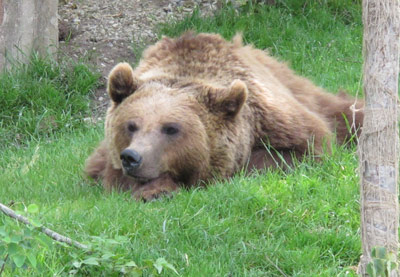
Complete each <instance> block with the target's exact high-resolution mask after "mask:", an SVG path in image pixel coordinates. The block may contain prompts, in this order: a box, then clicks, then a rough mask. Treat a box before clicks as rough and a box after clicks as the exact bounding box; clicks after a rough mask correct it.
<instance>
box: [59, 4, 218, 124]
mask: <svg viewBox="0 0 400 277" xmlns="http://www.w3.org/2000/svg"><path fill="white" fill-rule="evenodd" d="M218 2H221V1H218V0H189V1H188V0H186V1H185V0H169V1H168V0H148V1H143V0H117V1H109V0H60V4H59V31H60V35H59V37H60V38H59V39H60V53H61V55H64V54H65V55H66V56H68V57H72V58H74V59H85V60H86V61H87V62H89V63H91V64H93V65H95V67H96V68H97V69H98V70H99V72H100V73H101V75H102V80H101V82H102V86H101V87H100V88H99V89H98V90H97V92H96V94H95V99H94V103H93V104H94V105H93V107H94V111H95V114H96V117H97V116H103V114H104V110H105V108H106V106H107V102H108V96H107V95H106V91H105V86H104V84H105V81H106V76H107V75H108V72H109V71H110V70H111V69H112V67H113V66H114V65H115V64H116V63H118V62H121V61H127V62H129V63H131V64H134V63H135V61H136V59H137V58H138V57H135V50H137V49H140V48H143V47H145V46H146V45H148V44H151V43H154V42H155V41H156V40H157V35H156V34H155V32H154V31H155V30H154V29H155V27H156V25H157V24H159V23H163V22H165V21H167V20H172V19H179V18H182V17H183V16H185V15H187V14H190V13H191V12H192V11H193V10H194V8H195V7H197V6H199V8H200V10H201V12H202V13H203V14H207V13H211V12H213V11H214V10H215V9H216V8H217V6H218V5H217V3H218Z"/></svg>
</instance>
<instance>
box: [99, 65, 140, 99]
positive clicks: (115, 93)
mask: <svg viewBox="0 0 400 277" xmlns="http://www.w3.org/2000/svg"><path fill="white" fill-rule="evenodd" d="M138 87H139V80H138V79H136V78H135V77H134V76H133V69H132V67H131V66H130V65H129V64H128V63H119V64H117V65H116V66H115V67H114V68H113V69H112V70H111V72H110V74H109V75H108V82H107V91H108V94H109V95H110V98H111V99H112V101H113V102H114V103H115V104H117V105H118V104H119V103H121V102H122V101H123V100H124V99H125V98H126V97H128V96H129V95H131V94H132V93H133V92H135V90H136V89H137V88H138Z"/></svg>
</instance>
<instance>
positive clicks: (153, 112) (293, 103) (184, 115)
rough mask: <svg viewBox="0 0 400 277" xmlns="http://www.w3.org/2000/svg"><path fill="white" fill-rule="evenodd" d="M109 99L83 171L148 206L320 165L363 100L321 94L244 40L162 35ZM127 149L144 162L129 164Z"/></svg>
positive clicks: (125, 68)
mask: <svg viewBox="0 0 400 277" xmlns="http://www.w3.org/2000/svg"><path fill="white" fill-rule="evenodd" d="M108 93H109V95H110V98H111V100H112V101H111V106H110V107H109V109H108V111H107V116H106V123H105V139H104V141H103V142H102V143H101V144H100V146H99V147H98V148H97V149H96V150H95V152H94V153H93V154H92V155H91V156H90V157H89V159H88V161H87V164H86V172H87V174H88V175H89V176H91V177H93V178H95V179H97V178H101V179H103V184H104V186H105V187H106V188H107V189H111V188H121V189H124V190H131V191H132V193H133V195H134V196H135V197H136V198H142V199H147V200H148V199H152V198H155V197H157V196H158V195H160V194H162V193H169V192H171V191H175V190H177V189H178V188H179V187H182V186H183V187H190V186H194V185H202V184H204V182H200V181H205V182H207V181H208V180H210V179H211V178H213V177H222V178H224V177H229V176H232V175H233V174H234V173H235V172H237V171H239V170H241V169H243V168H248V169H252V168H257V169H261V168H264V167H276V166H281V165H282V164H283V163H285V164H290V163H291V162H292V158H293V157H297V158H301V157H302V156H304V155H305V154H312V155H314V156H316V157H318V155H320V154H321V153H322V152H323V151H324V148H326V149H329V145H330V142H331V140H332V133H333V132H336V134H337V139H336V140H337V141H338V142H340V143H343V142H345V141H346V140H347V139H349V138H350V137H351V136H352V135H353V134H355V133H357V132H358V130H359V128H360V126H361V125H362V120H363V110H362V106H363V103H362V102H360V101H358V102H357V101H355V100H354V99H352V98H351V97H349V96H347V95H344V94H340V95H338V96H335V95H332V94H329V93H327V92H325V91H324V90H323V89H321V88H319V87H317V86H315V85H314V84H313V83H312V82H310V81H309V80H307V79H305V78H302V77H299V76H297V75H296V74H295V73H294V72H293V71H292V70H290V69H289V68H288V66H287V65H286V64H284V63H281V62H278V61H277V60H276V59H274V58H272V57H270V56H268V54H267V53H266V52H265V51H262V50H258V49H255V48H253V47H252V46H250V45H248V46H243V45H242V42H241V38H240V36H236V37H235V38H234V39H233V41H232V42H228V41H226V40H224V39H223V38H222V37H221V36H219V35H216V34H197V35H196V34H193V33H191V32H190V33H186V34H184V35H182V36H181V37H179V38H176V39H172V38H167V37H165V38H163V39H161V41H159V42H158V43H156V44H155V45H153V46H151V47H149V48H148V49H147V50H146V51H145V53H144V56H143V58H142V60H141V62H140V64H139V65H138V67H137V68H136V69H135V70H133V69H132V68H131V67H130V66H129V65H128V64H126V63H120V64H118V65H117V66H116V67H115V68H114V69H113V70H112V71H111V73H110V75H109V79H108ZM351 107H353V109H352V108H351ZM353 111H354V112H353ZM349 126H350V129H349V128H348V127H349ZM311 146H312V147H311ZM325 146H326V147H325ZM125 149H128V150H134V151H135V153H136V154H135V155H137V157H138V158H137V159H134V161H133V162H132V163H131V160H129V159H128V161H125V162H126V163H128V166H125V165H124V166H123V163H122V162H121V158H122V156H121V152H122V151H123V150H125ZM270 149H273V150H272V151H270ZM135 157H136V156H135ZM282 158H283V159H284V160H283V161H282ZM138 161H139V162H140V165H139V166H138V167H137V165H138V163H137V162H138ZM131 166H134V167H135V168H134V169H132V167H131ZM136 167H137V168H136Z"/></svg>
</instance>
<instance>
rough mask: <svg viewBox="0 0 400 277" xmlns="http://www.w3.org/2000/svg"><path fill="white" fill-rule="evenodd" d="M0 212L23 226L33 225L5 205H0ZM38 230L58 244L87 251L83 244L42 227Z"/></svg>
mask: <svg viewBox="0 0 400 277" xmlns="http://www.w3.org/2000/svg"><path fill="white" fill-rule="evenodd" d="M0 210H1V211H2V212H3V213H5V214H6V215H8V216H9V217H12V218H14V219H16V220H18V221H19V222H22V223H24V224H25V225H30V226H33V224H32V223H31V222H30V221H29V219H27V218H26V217H24V216H22V215H19V214H16V213H15V212H14V211H13V210H12V209H10V208H9V207H7V206H6V205H3V204H2V203H0ZM38 230H39V231H40V232H42V233H44V234H46V235H47V236H49V237H50V238H52V239H53V240H56V241H59V242H64V243H66V244H68V245H71V246H75V247H77V248H81V249H84V250H87V249H89V247H88V246H87V245H85V244H82V243H80V242H77V241H75V240H73V239H70V238H68V237H66V236H63V235H61V234H59V233H57V232H54V231H53V230H50V229H49V228H46V227H44V226H41V227H40V228H38Z"/></svg>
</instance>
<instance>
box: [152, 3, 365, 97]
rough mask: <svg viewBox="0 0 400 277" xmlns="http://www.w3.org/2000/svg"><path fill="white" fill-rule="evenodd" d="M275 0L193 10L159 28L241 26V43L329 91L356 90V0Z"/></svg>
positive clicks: (171, 32) (170, 31) (175, 31)
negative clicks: (205, 13) (204, 14)
mask: <svg viewBox="0 0 400 277" xmlns="http://www.w3.org/2000/svg"><path fill="white" fill-rule="evenodd" d="M277 2H278V3H281V4H279V5H278V6H267V5H247V6H244V7H242V8H241V13H238V11H237V10H235V9H234V8H229V7H228V8H227V9H224V10H222V11H221V12H219V13H218V14H217V15H216V16H215V17H211V18H207V19H203V18H201V17H200V15H199V13H197V12H195V13H194V14H193V15H192V16H191V17H188V18H186V19H185V20H183V21H179V22H175V23H170V24H168V25H162V26H160V33H161V34H162V35H167V36H173V37H174V36H178V35H179V34H181V33H182V32H184V31H187V30H195V31H197V32H213V33H219V34H221V35H222V36H223V37H225V38H227V39H230V38H232V37H233V36H234V35H235V34H236V33H237V32H242V33H243V39H244V42H245V43H252V44H253V45H254V46H256V47H257V48H260V49H268V51H269V52H270V53H271V54H272V55H273V56H275V57H277V58H279V59H281V60H284V61H287V62H289V63H290V65H291V67H292V68H293V69H295V70H296V72H298V73H299V74H301V75H302V76H305V77H308V78H310V79H311V80H313V81H314V82H315V83H316V84H318V85H320V86H322V87H324V88H326V89H328V90H330V91H332V92H336V91H337V90H339V89H345V90H348V91H349V92H350V93H352V94H356V92H359V91H360V80H361V66H362V51H361V44H362V24H361V6H360V4H357V3H356V2H357V1H355V3H352V2H351V1H340V0H336V1H294V0H292V1H277ZM304 2H305V3H307V5H305V4H304ZM342 2H343V4H344V2H346V3H347V4H346V5H342V4H341V3H342ZM303 7H305V8H304V9H303ZM338 7H340V9H339V8H338Z"/></svg>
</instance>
